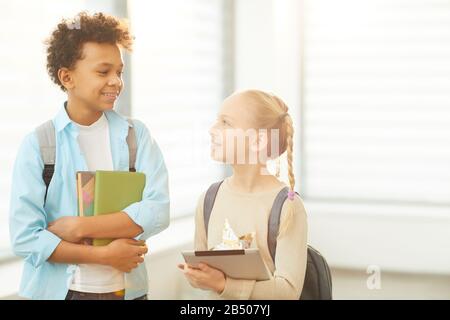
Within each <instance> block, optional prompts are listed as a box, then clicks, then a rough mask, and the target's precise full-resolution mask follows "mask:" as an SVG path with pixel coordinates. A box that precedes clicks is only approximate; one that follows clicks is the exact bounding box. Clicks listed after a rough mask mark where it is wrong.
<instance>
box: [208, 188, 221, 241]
mask: <svg viewBox="0 0 450 320" xmlns="http://www.w3.org/2000/svg"><path fill="white" fill-rule="evenodd" d="M222 182H223V180H222V181H219V182H216V183H214V184H212V185H211V186H210V187H209V188H208V190H207V191H206V194H205V200H204V202H203V221H204V222H205V232H206V236H208V225H209V218H210V217H211V212H212V209H213V207H214V202H215V201H216V196H217V192H218V191H219V188H220V185H221V184H222Z"/></svg>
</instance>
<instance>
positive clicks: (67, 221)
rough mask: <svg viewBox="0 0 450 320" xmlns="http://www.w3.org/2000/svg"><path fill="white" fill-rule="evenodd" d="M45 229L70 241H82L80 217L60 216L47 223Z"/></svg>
mask: <svg viewBox="0 0 450 320" xmlns="http://www.w3.org/2000/svg"><path fill="white" fill-rule="evenodd" d="M47 230H48V231H50V232H51V233H54V234H55V235H57V236H58V237H59V238H61V239H63V240H65V241H68V242H72V243H81V242H82V241H83V236H82V230H81V218H80V217H62V218H59V219H57V220H55V221H53V222H50V223H49V224H48V227H47Z"/></svg>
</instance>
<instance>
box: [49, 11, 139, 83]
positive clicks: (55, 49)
mask: <svg viewBox="0 0 450 320" xmlns="http://www.w3.org/2000/svg"><path fill="white" fill-rule="evenodd" d="M133 39H134V38H133V36H132V35H131V34H130V31H129V28H128V25H127V23H126V22H125V21H124V20H120V19H118V18H116V17H113V16H109V15H106V14H103V13H101V12H99V13H95V14H93V15H89V14H88V13H86V12H84V11H83V12H80V13H79V14H77V15H76V16H75V18H74V19H71V20H67V19H63V20H62V21H61V22H60V23H59V24H58V25H57V27H56V29H55V30H54V31H53V32H52V34H51V36H50V37H49V38H48V39H47V40H46V41H45V44H46V45H47V71H48V74H49V75H50V78H51V79H52V81H53V82H54V83H56V84H57V85H59V86H60V88H61V89H62V90H63V91H66V88H64V86H63V85H62V84H61V82H60V81H59V78H58V70H59V69H60V68H64V67H65V68H68V69H71V68H73V67H74V66H75V63H76V62H77V60H79V59H81V58H82V49H83V44H84V43H86V42H97V43H110V44H118V45H119V46H120V47H122V48H124V49H126V50H127V51H129V52H131V50H132V46H133Z"/></svg>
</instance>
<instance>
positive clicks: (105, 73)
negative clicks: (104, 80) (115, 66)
mask: <svg viewBox="0 0 450 320" xmlns="http://www.w3.org/2000/svg"><path fill="white" fill-rule="evenodd" d="M98 73H100V74H102V75H107V74H108V71H98Z"/></svg>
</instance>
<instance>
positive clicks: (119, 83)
mask: <svg viewBox="0 0 450 320" xmlns="http://www.w3.org/2000/svg"><path fill="white" fill-rule="evenodd" d="M108 85H109V86H118V87H121V86H122V80H121V79H120V78H119V77H113V78H111V79H109V81H108Z"/></svg>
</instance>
